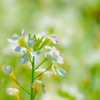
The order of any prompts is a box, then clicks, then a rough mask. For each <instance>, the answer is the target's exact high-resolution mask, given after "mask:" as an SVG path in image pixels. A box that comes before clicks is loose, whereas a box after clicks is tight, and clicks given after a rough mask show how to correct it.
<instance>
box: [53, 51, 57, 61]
mask: <svg viewBox="0 0 100 100" xmlns="http://www.w3.org/2000/svg"><path fill="white" fill-rule="evenodd" d="M57 58H58V55H56V54H55V53H54V54H53V57H52V61H54V62H57Z"/></svg>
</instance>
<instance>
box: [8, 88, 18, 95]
mask: <svg viewBox="0 0 100 100" xmlns="http://www.w3.org/2000/svg"><path fill="white" fill-rule="evenodd" d="M6 92H7V94H8V95H15V94H16V93H18V92H19V91H18V89H17V88H8V89H7V90H6Z"/></svg>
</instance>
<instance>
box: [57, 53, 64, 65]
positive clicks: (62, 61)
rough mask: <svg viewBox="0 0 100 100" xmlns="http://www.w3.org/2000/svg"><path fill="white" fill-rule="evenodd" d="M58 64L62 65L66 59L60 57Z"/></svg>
mask: <svg viewBox="0 0 100 100" xmlns="http://www.w3.org/2000/svg"><path fill="white" fill-rule="evenodd" d="M57 62H58V63H60V64H63V63H64V59H63V58H62V57H61V56H59V55H58V58H57Z"/></svg>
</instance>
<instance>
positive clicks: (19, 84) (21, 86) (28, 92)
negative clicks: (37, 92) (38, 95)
mask: <svg viewBox="0 0 100 100" xmlns="http://www.w3.org/2000/svg"><path fill="white" fill-rule="evenodd" d="M18 85H19V86H20V87H21V88H22V89H23V90H24V91H25V92H26V93H28V94H29V95H31V93H29V92H28V91H27V90H25V89H24V88H23V87H22V86H21V85H20V84H18Z"/></svg>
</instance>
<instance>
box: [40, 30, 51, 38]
mask: <svg viewBox="0 0 100 100" xmlns="http://www.w3.org/2000/svg"><path fill="white" fill-rule="evenodd" d="M41 32H42V34H43V35H44V36H46V37H47V38H50V37H49V36H47V35H46V34H45V33H44V32H43V31H41Z"/></svg>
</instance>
